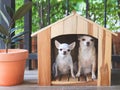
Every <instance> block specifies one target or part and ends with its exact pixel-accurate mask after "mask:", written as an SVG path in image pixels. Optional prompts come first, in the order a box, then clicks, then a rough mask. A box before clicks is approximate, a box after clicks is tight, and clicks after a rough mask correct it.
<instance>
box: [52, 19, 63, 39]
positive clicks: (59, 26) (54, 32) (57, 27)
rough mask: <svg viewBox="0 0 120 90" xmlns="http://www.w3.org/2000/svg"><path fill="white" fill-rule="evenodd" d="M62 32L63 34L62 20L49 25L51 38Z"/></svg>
mask: <svg viewBox="0 0 120 90" xmlns="http://www.w3.org/2000/svg"><path fill="white" fill-rule="evenodd" d="M62 34H63V21H61V22H59V23H57V24H55V25H53V26H52V27H51V38H53V37H56V36H59V35H62Z"/></svg>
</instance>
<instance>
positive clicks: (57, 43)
mask: <svg viewBox="0 0 120 90" xmlns="http://www.w3.org/2000/svg"><path fill="white" fill-rule="evenodd" d="M59 45H60V43H59V42H58V41H57V40H55V46H56V48H59Z"/></svg>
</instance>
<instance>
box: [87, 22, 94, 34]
mask: <svg viewBox="0 0 120 90" xmlns="http://www.w3.org/2000/svg"><path fill="white" fill-rule="evenodd" d="M88 34H89V35H91V36H94V35H93V24H92V23H89V22H88Z"/></svg>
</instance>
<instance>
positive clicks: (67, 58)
mask: <svg viewBox="0 0 120 90" xmlns="http://www.w3.org/2000/svg"><path fill="white" fill-rule="evenodd" d="M75 44H76V43H75V42H73V43H71V44H70V45H69V44H66V43H62V44H60V43H59V42H58V41H57V40H55V46H56V48H57V49H58V55H57V57H56V60H55V63H54V64H53V71H54V72H55V77H57V76H58V72H59V74H61V75H63V74H68V73H69V71H70V72H71V76H72V77H73V78H75V76H74V72H73V61H72V56H71V55H70V53H71V50H72V49H74V47H75Z"/></svg>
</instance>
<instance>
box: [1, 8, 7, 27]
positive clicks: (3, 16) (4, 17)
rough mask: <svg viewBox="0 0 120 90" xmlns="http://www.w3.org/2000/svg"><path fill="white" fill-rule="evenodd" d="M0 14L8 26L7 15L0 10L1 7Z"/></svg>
mask: <svg viewBox="0 0 120 90" xmlns="http://www.w3.org/2000/svg"><path fill="white" fill-rule="evenodd" d="M0 15H1V16H2V18H3V20H4V21H5V23H6V24H7V25H8V26H9V21H8V19H7V17H6V16H5V14H4V13H3V12H2V11H1V9H0Z"/></svg>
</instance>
